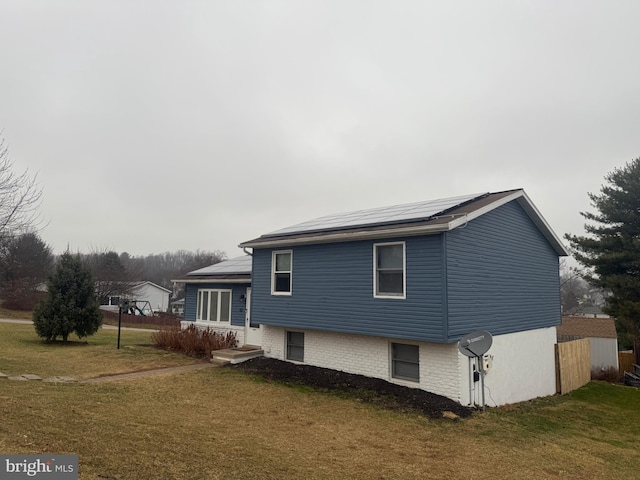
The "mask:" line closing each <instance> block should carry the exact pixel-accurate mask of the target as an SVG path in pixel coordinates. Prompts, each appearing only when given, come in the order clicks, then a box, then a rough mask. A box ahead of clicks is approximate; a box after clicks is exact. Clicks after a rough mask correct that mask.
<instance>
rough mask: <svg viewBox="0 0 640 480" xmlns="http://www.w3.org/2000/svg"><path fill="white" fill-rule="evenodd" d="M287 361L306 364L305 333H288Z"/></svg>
mask: <svg viewBox="0 0 640 480" xmlns="http://www.w3.org/2000/svg"><path fill="white" fill-rule="evenodd" d="M287 360H293V361H296V362H304V333H303V332H289V331H287Z"/></svg>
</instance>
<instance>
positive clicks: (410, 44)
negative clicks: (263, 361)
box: [0, 0, 640, 257]
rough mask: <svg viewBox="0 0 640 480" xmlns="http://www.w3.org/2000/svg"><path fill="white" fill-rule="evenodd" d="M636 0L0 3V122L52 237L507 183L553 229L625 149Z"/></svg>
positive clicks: (296, 215) (99, 243)
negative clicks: (31, 179) (33, 185)
mask: <svg viewBox="0 0 640 480" xmlns="http://www.w3.org/2000/svg"><path fill="white" fill-rule="evenodd" d="M639 19H640V1H637V0H628V1H624V0H618V1H615V2H611V1H610V0H603V1H585V0H576V1H557V0H549V1H541V0H531V1H516V0H511V1H491V0H484V1H481V2H480V1H477V0H471V1H418V0H417V1H391V0H389V1H384V2H380V1H371V0H362V1H348V0H346V1H345V0H339V1H326V0H322V1H320V0H316V1H301V0H292V1H264V2H263V1H238V0H229V1H213V0H209V1H190V0H187V1H184V0H181V1H164V0H153V1H152V0H148V1H136V0H133V1H132V0H127V1H117V0H115V1H114V0H102V1H97V0H94V1H86V0H78V1H62V0H60V1H52V0H43V1H29V0H2V2H1V3H0V130H4V133H3V136H4V138H5V140H6V142H7V143H8V145H9V148H10V154H11V158H12V160H13V161H14V163H15V166H16V169H17V170H20V171H21V170H24V169H26V168H28V169H29V171H30V172H32V173H36V172H37V174H38V178H39V181H40V184H41V186H42V187H43V189H44V199H43V204H42V216H43V218H44V219H45V221H46V223H48V225H47V227H46V228H45V229H44V230H43V231H42V237H43V239H44V240H45V241H47V242H48V243H49V244H51V245H52V246H53V247H54V250H55V251H56V253H60V252H62V251H63V250H64V249H65V248H66V246H67V245H70V246H71V248H72V250H79V251H83V252H88V251H90V250H91V249H100V250H103V249H106V248H108V249H113V250H115V251H117V252H124V251H126V252H129V253H130V254H132V255H146V254H150V253H161V252H165V251H175V250H181V249H185V250H198V249H199V250H223V251H225V252H226V253H227V255H228V256H229V257H234V256H237V255H240V254H241V253H242V252H241V250H239V249H238V248H237V244H238V243H240V242H242V241H246V240H250V239H252V238H255V237H257V236H259V235H261V234H263V233H267V232H270V231H273V230H277V229H279V228H282V227H286V226H289V225H292V224H295V223H299V222H302V221H306V220H309V219H311V218H314V217H319V216H323V215H328V214H331V213H338V212H343V211H350V210H358V209H364V208H373V207H380V206H386V205H394V204H400V203H410V202H417V201H423V200H429V199H436V198H442V197H451V196H458V195H464V194H469V193H477V192H496V191H502V190H510V189H514V188H524V189H525V191H526V192H527V193H528V195H529V197H530V198H531V199H532V200H533V202H534V203H535V204H536V206H537V207H538V209H539V210H540V211H541V213H542V214H543V216H544V217H545V218H546V220H547V221H548V222H549V224H550V225H551V227H552V228H553V229H554V230H555V231H556V233H557V234H558V235H563V234H564V233H566V232H571V233H582V232H583V230H582V226H583V223H584V222H583V219H582V217H581V216H580V215H579V212H580V211H584V210H589V209H590V205H589V200H588V197H587V192H598V190H599V188H600V185H601V184H602V182H603V177H604V175H605V174H606V173H607V172H610V171H611V170H613V169H614V168H616V167H621V166H623V165H624V164H625V163H626V162H628V161H630V160H632V159H634V158H636V157H639V156H640V61H639V58H640V29H639V28H638V20H639Z"/></svg>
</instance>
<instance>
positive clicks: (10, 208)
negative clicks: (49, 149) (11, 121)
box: [0, 132, 42, 239]
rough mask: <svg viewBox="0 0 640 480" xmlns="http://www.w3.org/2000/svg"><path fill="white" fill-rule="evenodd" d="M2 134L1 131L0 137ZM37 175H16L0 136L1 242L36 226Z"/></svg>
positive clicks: (4, 143)
mask: <svg viewBox="0 0 640 480" xmlns="http://www.w3.org/2000/svg"><path fill="white" fill-rule="evenodd" d="M1 134H2V132H0V135H1ZM36 180H37V175H34V176H33V177H32V176H31V175H29V171H28V170H25V171H24V172H23V173H22V174H16V173H15V172H14V169H13V162H12V161H11V158H10V157H9V147H8V146H7V144H6V142H5V140H4V138H3V137H0V239H3V238H7V237H10V236H12V235H14V234H16V233H20V232H26V231H28V230H30V229H32V228H33V227H34V225H36V224H37V222H38V220H39V218H38V216H39V213H38V210H39V207H40V201H41V198H42V189H41V188H40V186H39V185H38V183H37V181H36Z"/></svg>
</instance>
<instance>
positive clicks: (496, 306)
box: [185, 190, 568, 405]
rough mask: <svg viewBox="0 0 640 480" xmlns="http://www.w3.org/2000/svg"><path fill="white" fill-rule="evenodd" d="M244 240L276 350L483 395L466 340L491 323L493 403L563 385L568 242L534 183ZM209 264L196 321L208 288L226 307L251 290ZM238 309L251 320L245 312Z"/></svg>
mask: <svg viewBox="0 0 640 480" xmlns="http://www.w3.org/2000/svg"><path fill="white" fill-rule="evenodd" d="M240 247H243V248H245V249H246V248H252V249H253V255H252V258H253V267H252V270H251V273H252V275H251V282H252V290H253V292H252V299H251V311H250V316H249V317H250V320H251V322H253V323H254V324H260V325H261V329H260V330H258V333H259V334H261V342H260V345H261V346H262V348H263V350H264V352H265V355H266V356H268V357H272V358H277V359H280V360H288V361H292V362H300V363H305V364H310V365H316V366H319V367H325V368H331V369H336V370H343V371H346V372H350V373H356V374H362V375H367V376H371V377H377V378H383V379H385V380H388V381H390V382H394V383H398V384H402V385H406V386H410V387H415V388H421V389H424V390H427V391H430V392H434V393H437V394H440V395H444V396H446V397H449V398H452V399H454V400H456V401H458V402H460V403H462V404H470V403H478V398H479V396H480V392H479V387H478V385H479V384H478V382H477V381H474V377H476V376H477V375H474V371H473V367H472V362H471V361H470V360H469V359H468V358H467V357H464V356H463V355H462V354H460V353H459V352H458V349H457V342H458V340H459V339H460V338H461V337H462V336H463V335H466V334H468V333H470V332H472V331H475V330H480V329H482V330H487V331H489V332H490V333H491V334H492V335H493V336H494V337H493V346H492V347H491V349H490V350H489V352H488V353H489V354H490V355H491V357H492V365H491V368H490V370H489V372H488V373H487V375H486V385H487V387H488V388H487V389H486V392H487V396H486V399H487V403H488V404H489V405H501V404H506V403H514V402H518V401H523V400H528V399H531V398H534V397H538V396H545V395H552V394H554V393H555V391H556V380H555V354H554V345H555V343H556V329H555V326H556V325H558V324H559V323H560V318H561V311H560V285H559V275H558V259H559V256H564V255H567V254H568V253H567V251H566V249H565V248H564V246H563V245H562V243H561V241H560V240H559V238H558V237H557V236H556V235H555V233H554V232H553V231H552V230H551V228H550V227H549V225H548V224H547V222H546V221H545V220H544V218H543V217H542V216H541V214H540V213H539V212H538V210H537V209H536V207H535V206H534V205H533V203H532V202H531V201H530V199H529V197H528V196H527V195H526V194H525V192H524V191H523V190H511V191H506V192H499V193H487V194H477V195H468V196H463V197H456V198H448V199H443V200H436V201H430V202H421V203H414V204H409V205H398V206H394V207H388V208H380V209H373V210H362V211H358V212H353V213H346V214H339V215H331V216H328V217H323V218H320V219H317V220H312V221H309V222H305V223H301V224H298V225H295V226H293V227H289V228H284V229H281V230H277V231H275V232H272V233H268V234H265V235H262V236H261V237H259V238H256V239H254V240H250V241H247V242H244V243H242V244H241V245H240ZM248 262H249V261H248V260H247V265H249V263H248ZM218 265H221V264H218ZM214 267H215V265H214V266H213V267H212V268H214ZM248 272H249V270H247V274H248ZM196 273H197V272H192V274H196ZM210 273H212V272H210ZM202 274H204V275H202ZM202 274H201V276H200V278H198V279H197V280H196V276H195V275H194V276H193V278H194V280H193V281H191V282H189V283H187V300H186V309H185V320H186V319H190V320H195V321H196V323H198V322H200V323H203V322H202V321H200V320H198V319H199V318H201V317H203V316H204V313H202V312H201V308H206V307H204V305H207V300H206V298H207V297H204V295H206V293H205V292H206V290H210V291H211V292H212V293H211V294H212V295H214V297H215V298H217V299H218V300H217V302H218V304H217V306H216V307H215V308H217V309H218V310H219V307H220V305H221V304H223V302H228V300H224V298H223V297H222V296H221V295H222V294H221V293H220V292H222V291H225V290H226V291H229V292H230V293H231V294H232V295H233V296H234V300H232V301H231V302H230V304H231V305H236V300H235V299H236V297H237V296H238V295H239V294H240V293H241V290H236V288H237V284H226V286H225V283H224V282H222V280H223V279H222V278H219V279H217V278H209V277H208V276H207V274H206V272H202ZM214 280H215V282H214ZM218 280H220V282H221V283H218ZM196 282H202V283H201V284H200V285H198V284H197V283H196ZM246 282H249V277H248V275H247V279H246ZM200 289H204V290H200ZM196 295H197V296H198V301H197V304H198V311H197V312H196V311H194V310H195V304H196V301H195V299H196ZM247 297H248V294H247ZM201 299H204V300H201ZM209 302H210V300H209ZM224 305H225V306H227V305H228V303H224ZM208 308H209V310H207V312H210V311H211V310H212V309H215V308H214V307H212V306H211V305H210V306H209V307H208ZM230 308H231V307H230ZM232 308H233V310H232V312H236V307H235V306H234V307H232ZM225 315H226V317H225V321H227V322H228V320H227V318H228V316H229V314H225ZM234 318H235V317H233V316H232V318H231V325H232V326H233V327H234V328H237V329H239V330H238V331H242V327H243V323H242V322H243V317H242V313H241V312H238V317H237V319H236V320H234ZM215 322H216V323H215V325H216V326H217V325H219V324H220V323H222V318H220V317H217V318H216V320H215ZM240 343H243V342H242V341H241V342H240ZM245 343H255V340H251V341H249V340H247V341H246V342H245Z"/></svg>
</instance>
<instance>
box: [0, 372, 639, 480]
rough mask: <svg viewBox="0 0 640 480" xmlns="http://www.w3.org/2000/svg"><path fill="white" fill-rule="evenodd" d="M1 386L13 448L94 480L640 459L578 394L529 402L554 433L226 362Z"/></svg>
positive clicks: (518, 471)
mask: <svg viewBox="0 0 640 480" xmlns="http://www.w3.org/2000/svg"><path fill="white" fill-rule="evenodd" d="M1 388H2V390H0V416H1V417H2V418H3V421H2V423H1V424H0V451H2V452H6V453H29V452H33V453H38V452H54V453H60V452H71V453H78V454H79V455H80V474H81V478H83V479H104V478H116V479H120V480H122V479H136V480H137V479H163V480H164V479H172V478H175V479H216V478H225V479H228V478H242V479H247V478H255V479H275V478H278V479H279V478H310V479H314V478H318V479H325V478H330V479H333V478H362V479H369V478H398V479H399V478H433V479H451V478H477V479H496V478H510V479H531V478H569V479H610V478H634V475H636V473H637V468H638V466H639V465H638V459H637V456H636V455H635V452H634V448H635V447H636V446H637V440H638V438H637V436H634V435H631V434H627V435H626V436H625V435H624V434H623V435H622V436H621V437H620V438H619V439H618V440H615V441H613V442H611V435H612V434H611V432H609V431H607V430H606V429H604V430H602V428H601V427H599V426H597V425H593V427H592V428H591V429H586V430H583V429H582V428H571V427H569V425H570V424H571V423H572V420H571V418H572V415H574V414H575V412H576V411H577V410H580V409H581V408H583V407H584V405H583V404H582V403H581V402H580V401H578V400H573V399H566V400H564V401H562V402H560V403H559V404H555V403H554V402H550V403H549V405H544V403H545V402H544V401H543V402H542V403H543V405H536V404H535V403H533V404H530V405H529V406H528V407H527V408H528V409H529V410H530V411H529V412H528V414H529V415H532V416H533V417H536V416H538V415H540V414H541V413H542V414H545V413H546V411H547V410H548V411H549V412H550V414H551V415H552V416H553V417H555V416H556V414H558V413H560V414H561V416H567V418H566V425H565V426H564V427H562V428H559V429H558V430H554V431H547V432H545V431H543V430H540V429H539V428H538V427H535V428H532V427H531V425H528V424H527V423H526V422H525V423H524V424H522V423H521V418H520V415H523V414H527V412H523V411H518V410H520V408H514V409H511V411H500V412H491V413H488V414H483V415H479V416H477V417H476V418H474V419H471V420H465V421H460V422H451V421H433V420H428V419H426V418H424V417H420V416H417V415H402V414H397V413H393V412H387V411H383V410H379V409H377V408H375V407H370V406H366V405H363V404H360V403H358V402H354V401H352V400H349V399H343V398H338V397H335V396H329V395H324V394H317V393H313V392H307V391H301V390H299V389H293V388H289V387H285V386H281V385H276V384H271V383H266V382H262V381H257V380H255V379H252V378H250V377H247V376H244V375H242V374H240V373H237V372H232V371H229V370H226V369H207V370H205V371H198V372H190V373H182V374H179V375H175V376H172V377H163V378H150V379H146V380H143V381H137V382H135V383H133V382H127V383H124V382H123V383H121V384H103V385H86V384H85V385H80V384H76V385H47V384H42V383H23V382H21V383H18V382H3V384H2V386H1ZM577 420H578V421H579V422H580V427H584V426H585V425H584V424H583V423H582V421H583V418H579V419H577ZM635 435H637V430H636V433H635ZM632 439H635V440H636V442H634V443H628V441H629V440H632Z"/></svg>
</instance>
